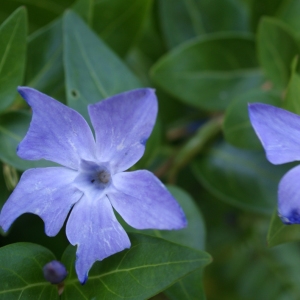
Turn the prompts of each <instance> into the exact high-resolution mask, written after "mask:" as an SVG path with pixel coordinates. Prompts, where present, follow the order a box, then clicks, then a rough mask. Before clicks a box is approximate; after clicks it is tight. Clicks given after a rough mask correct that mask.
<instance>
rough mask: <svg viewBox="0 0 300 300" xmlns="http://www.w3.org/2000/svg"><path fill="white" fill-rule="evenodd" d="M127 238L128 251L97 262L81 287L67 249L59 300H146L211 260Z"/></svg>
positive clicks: (159, 241)
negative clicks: (129, 246) (64, 277)
mask: <svg viewBox="0 0 300 300" xmlns="http://www.w3.org/2000/svg"><path fill="white" fill-rule="evenodd" d="M129 236H130V240H131V248H130V249H129V250H124V251H122V252H120V253H117V254H115V255H112V256H110V257H108V258H106V259H105V260H103V261H102V262H96V263H95V264H94V266H93V267H92V269H91V270H90V272H89V278H88V281H87V283H86V284H85V285H84V286H82V285H80V283H79V281H78V279H77V277H76V273H75V270H74V261H75V247H71V246H70V247H68V248H67V250H66V252H65V253H64V255H63V258H62V262H63V263H64V264H65V265H66V266H67V269H68V270H70V271H69V276H68V277H67V279H66V281H65V290H64V293H63V294H62V299H78V300H80V299H93V298H99V299H110V300H114V299H118V300H119V299H128V300H133V299H136V300H140V299H148V298H149V297H151V296H153V295H155V294H157V293H159V292H160V291H162V290H164V289H165V288H166V287H168V286H170V285H171V284H173V283H174V282H175V281H177V280H179V279H180V278H181V277H183V276H185V275H186V274H188V273H190V272H192V271H194V270H197V269H200V268H201V269H202V268H203V267H204V266H205V265H207V264H208V263H210V261H211V258H210V256H209V254H207V253H205V252H202V251H199V250H193V249H190V248H187V247H184V246H180V245H177V244H173V243H171V242H168V241H165V240H163V239H159V238H155V237H151V236H147V235H142V234H137V233H135V234H133V233H131V234H130V235H129ZM128 287H130V288H128Z"/></svg>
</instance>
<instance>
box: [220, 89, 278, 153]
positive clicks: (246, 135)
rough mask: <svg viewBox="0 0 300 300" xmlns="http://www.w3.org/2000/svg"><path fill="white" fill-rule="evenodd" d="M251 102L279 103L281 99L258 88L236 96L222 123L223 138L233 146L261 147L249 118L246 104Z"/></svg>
mask: <svg viewBox="0 0 300 300" xmlns="http://www.w3.org/2000/svg"><path fill="white" fill-rule="evenodd" d="M253 102H260V103H266V104H271V105H274V106H280V105H281V99H280V97H279V96H278V95H277V94H275V93H274V92H267V91H263V90H260V89H259V90H258V89H257V90H251V91H249V92H247V93H244V94H241V95H239V96H237V97H236V98H235V99H234V101H233V102H232V103H231V104H230V105H229V107H228V108H227V110H226V113H225V118H224V123H223V132H224V135H225V139H226V140H227V142H229V143H230V144H232V145H233V146H235V147H239V148H246V149H262V146H261V143H260V141H259V140H258V138H257V136H256V134H255V132H254V130H253V128H252V126H251V123H250V119H249V113H248V104H249V103H253Z"/></svg>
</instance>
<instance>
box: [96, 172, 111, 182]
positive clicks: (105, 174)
mask: <svg viewBox="0 0 300 300" xmlns="http://www.w3.org/2000/svg"><path fill="white" fill-rule="evenodd" d="M98 178H99V181H100V182H102V183H108V182H109V181H110V174H109V172H107V171H104V170H103V171H101V172H100V173H99V174H98Z"/></svg>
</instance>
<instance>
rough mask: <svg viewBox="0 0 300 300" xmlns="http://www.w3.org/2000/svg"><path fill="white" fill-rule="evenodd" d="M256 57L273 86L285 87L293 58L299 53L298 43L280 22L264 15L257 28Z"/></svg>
mask: <svg viewBox="0 0 300 300" xmlns="http://www.w3.org/2000/svg"><path fill="white" fill-rule="evenodd" d="M257 42H258V57H259V60H260V63H261V66H262V68H263V70H264V72H265V74H266V76H267V77H268V78H269V79H270V80H271V81H272V82H273V83H274V85H275V88H278V89H284V88H286V86H287V84H288V81H289V78H290V75H291V64H292V61H293V59H294V58H295V57H296V56H297V55H299V53H300V51H299V50H300V48H299V44H298V42H297V40H296V38H295V37H294V35H293V33H292V32H291V31H290V30H289V28H288V27H287V26H286V25H285V24H283V23H282V22H280V21H278V20H276V19H272V18H268V17H265V18H263V19H262V20H261V22H260V24H259V28H258V39H257Z"/></svg>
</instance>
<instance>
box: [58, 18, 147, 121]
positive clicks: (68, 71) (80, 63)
mask: <svg viewBox="0 0 300 300" xmlns="http://www.w3.org/2000/svg"><path fill="white" fill-rule="evenodd" d="M64 67H65V75H66V89H67V102H68V105H69V106H71V107H72V108H74V109H76V110H77V111H79V112H80V113H81V114H82V115H83V116H84V117H85V118H86V119H89V118H88V114H87V105H88V104H91V103H95V102H98V101H100V100H102V99H104V98H107V97H109V96H112V95H114V94H118V93H120V92H124V91H127V90H130V89H134V88H138V87H140V86H141V84H140V82H139V80H138V79H137V78H136V77H135V76H134V75H133V74H132V72H131V71H130V70H129V69H128V67H126V65H125V64H124V63H123V62H122V61H121V60H120V59H119V58H118V57H117V56H116V55H115V54H114V53H113V52H112V51H111V50H110V49H109V48H108V47H107V46H106V45H105V44H104V43H103V42H102V41H101V40H100V39H99V38H98V37H97V35H96V34H95V33H94V32H92V31H91V30H90V29H89V28H88V27H87V25H86V24H84V22H83V21H82V20H81V19H80V18H79V17H78V16H76V15H75V14H74V13H72V12H67V13H66V15H65V17H64Z"/></svg>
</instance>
